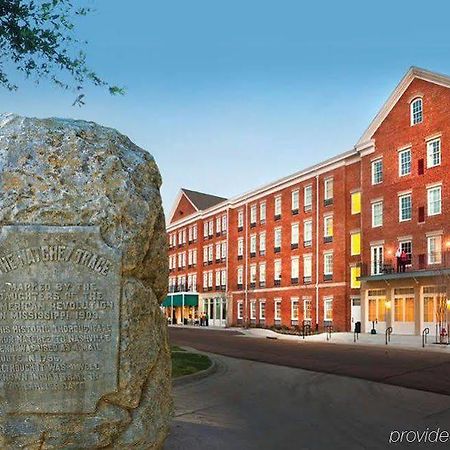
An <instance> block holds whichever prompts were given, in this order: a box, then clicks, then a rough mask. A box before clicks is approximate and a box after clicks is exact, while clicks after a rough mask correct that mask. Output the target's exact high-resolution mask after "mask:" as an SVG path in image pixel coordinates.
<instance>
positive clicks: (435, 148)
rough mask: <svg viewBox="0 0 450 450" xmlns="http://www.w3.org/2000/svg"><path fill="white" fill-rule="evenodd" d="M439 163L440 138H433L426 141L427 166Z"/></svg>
mask: <svg viewBox="0 0 450 450" xmlns="http://www.w3.org/2000/svg"><path fill="white" fill-rule="evenodd" d="M440 164H441V139H440V138H437V139H433V140H432V141H428V142H427V167H428V168H430V167H435V166H439V165H440Z"/></svg>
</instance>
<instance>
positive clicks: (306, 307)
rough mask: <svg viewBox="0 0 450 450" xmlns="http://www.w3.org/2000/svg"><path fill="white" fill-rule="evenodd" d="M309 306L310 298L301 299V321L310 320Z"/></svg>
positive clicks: (310, 303) (310, 304)
mask: <svg viewBox="0 0 450 450" xmlns="http://www.w3.org/2000/svg"><path fill="white" fill-rule="evenodd" d="M311 306H312V302H311V298H310V297H303V319H304V320H311V319H312V314H311V312H312V311H311Z"/></svg>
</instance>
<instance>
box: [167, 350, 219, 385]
mask: <svg viewBox="0 0 450 450" xmlns="http://www.w3.org/2000/svg"><path fill="white" fill-rule="evenodd" d="M198 353H200V352H198ZM201 354H203V353H201ZM207 356H208V358H209V359H210V361H211V365H210V366H209V367H208V368H207V369H205V370H200V371H199V372H195V373H192V374H190V375H183V376H182V377H178V378H174V379H173V380H172V386H181V385H183V384H187V383H190V382H192V381H197V380H201V379H202V378H206V377H208V376H209V375H212V374H213V373H215V372H216V371H217V364H216V361H215V360H214V359H213V358H211V357H210V356H209V355H207Z"/></svg>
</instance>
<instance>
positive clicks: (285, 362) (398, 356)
mask: <svg viewBox="0 0 450 450" xmlns="http://www.w3.org/2000/svg"><path fill="white" fill-rule="evenodd" d="M169 334H170V340H171V342H172V343H173V344H177V345H184V346H189V347H193V348H196V349H198V350H200V351H204V352H210V353H217V354H220V355H224V356H232V357H235V358H242V359H247V360H252V361H260V362H266V363H270V364H276V365H281V366H287V367H295V368H301V369H307V370H312V371H315V372H324V373H330V374H336V375H346V376H350V377H356V378H363V379H367V380H371V381H377V382H381V383H385V384H392V385H397V386H404V387H409V388H413V389H420V390H425V391H430V392H435V393H439V394H446V395H450V348H449V352H448V353H440V352H427V351H426V350H425V351H414V350H400V349H394V348H389V347H387V348H385V347H374V346H371V347H369V346H366V347H363V346H359V344H358V345H344V344H339V345H333V344H324V343H316V342H300V343H299V342H295V341H282V340H270V339H265V338H253V337H248V336H244V335H243V334H242V333H239V332H237V331H225V330H224V331H221V330H214V331H212V330H204V329H202V330H198V329H192V328H174V327H171V328H170V331H169Z"/></svg>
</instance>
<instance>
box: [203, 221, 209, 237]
mask: <svg viewBox="0 0 450 450" xmlns="http://www.w3.org/2000/svg"><path fill="white" fill-rule="evenodd" d="M203 237H204V238H205V239H208V222H204V223H203Z"/></svg>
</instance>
